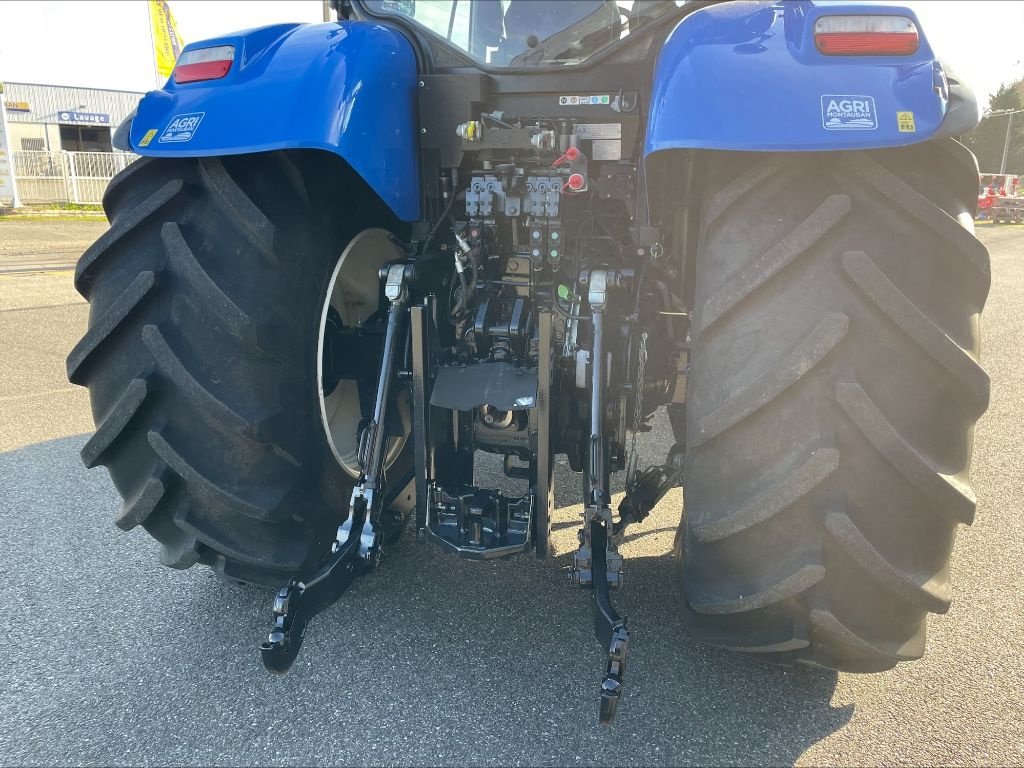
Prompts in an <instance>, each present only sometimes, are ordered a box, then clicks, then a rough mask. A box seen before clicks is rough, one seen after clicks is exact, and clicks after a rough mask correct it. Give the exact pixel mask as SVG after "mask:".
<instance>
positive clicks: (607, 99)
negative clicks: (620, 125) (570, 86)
mask: <svg viewBox="0 0 1024 768" xmlns="http://www.w3.org/2000/svg"><path fill="white" fill-rule="evenodd" d="M558 103H559V104H561V105H562V106H563V107H579V106H583V105H589V104H611V103H612V97H611V96H609V95H608V94H607V93H601V94H597V95H594V94H589V93H588V94H580V93H574V94H566V95H565V96H559V97H558Z"/></svg>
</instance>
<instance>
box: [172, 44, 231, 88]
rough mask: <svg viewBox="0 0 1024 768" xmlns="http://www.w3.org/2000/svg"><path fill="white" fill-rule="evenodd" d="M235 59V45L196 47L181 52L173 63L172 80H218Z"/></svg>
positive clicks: (186, 81) (185, 81) (193, 81)
mask: <svg viewBox="0 0 1024 768" xmlns="http://www.w3.org/2000/svg"><path fill="white" fill-rule="evenodd" d="M234 60H235V46H233V45H217V46H214V47H212V48H196V49H194V50H191V51H185V52H184V53H183V54H181V57H180V58H179V59H178V62H177V64H175V65H174V82H176V83H195V82H199V81H201V80H219V79H220V78H222V77H224V76H225V75H226V74H227V73H228V72H229V71H230V70H231V64H232V63H233V62H234Z"/></svg>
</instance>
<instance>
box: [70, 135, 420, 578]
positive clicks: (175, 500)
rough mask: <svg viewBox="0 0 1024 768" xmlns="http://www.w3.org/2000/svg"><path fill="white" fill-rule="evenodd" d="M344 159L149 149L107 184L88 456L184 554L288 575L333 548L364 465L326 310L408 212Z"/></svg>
mask: <svg viewBox="0 0 1024 768" xmlns="http://www.w3.org/2000/svg"><path fill="white" fill-rule="evenodd" d="M334 162H335V161H334V159H332V158H330V157H329V156H326V155H325V154H323V153H315V152H310V153H302V152H296V153H281V152H276V153H265V154H259V155H239V156H232V157H223V158H202V159H194V158H188V159H156V160H154V159H145V158H144V159H141V160H138V161H136V162H135V163H133V164H132V165H131V166H129V167H128V168H127V169H126V170H125V171H124V172H122V173H121V174H119V175H118V176H117V177H116V178H114V179H113V180H112V181H111V183H110V186H109V187H108V189H107V192H106V194H105V196H104V200H103V205H104V209H105V211H106V213H107V217H108V218H109V219H110V223H111V226H110V229H109V231H107V232H106V233H105V234H104V235H103V236H102V237H100V239H99V240H98V241H97V242H96V243H95V244H94V245H92V246H91V247H90V248H89V249H88V250H87V251H86V252H85V253H84V254H83V256H82V258H81V259H80V261H79V262H78V267H77V270H76V273H75V287H76V288H77V289H78V291H79V293H81V294H82V296H84V297H85V298H86V299H87V300H88V301H89V304H90V315H89V328H88V331H87V332H86V334H85V336H84V338H83V339H82V340H81V342H80V343H79V344H78V345H77V346H76V347H75V348H74V350H73V351H72V352H71V354H70V355H69V357H68V360H67V370H68V378H69V380H70V381H71V382H72V383H75V384H81V385H85V386H87V387H88V389H89V396H90V400H91V404H92V412H93V417H94V420H95V423H96V432H95V434H94V435H93V436H92V438H91V439H90V440H89V441H88V442H87V443H86V445H85V447H84V448H83V450H82V458H83V460H84V462H85V464H86V466H88V467H94V466H96V465H104V466H106V467H107V469H108V470H109V472H110V476H111V478H112V480H113V483H114V485H115V486H116V488H117V490H118V491H119V492H120V495H121V496H122V497H123V499H124V505H123V506H122V508H121V511H120V513H119V514H118V515H117V518H116V524H117V526H118V527H120V528H122V529H124V530H130V529H132V528H134V527H136V526H139V525H141V526H142V527H143V528H145V529H146V530H147V531H148V532H149V533H150V534H151V535H152V536H153V537H154V538H155V539H157V540H158V541H159V542H160V544H161V545H162V548H161V553H160V559H161V561H162V562H163V563H164V564H165V565H167V566H170V567H172V568H188V567H190V566H192V565H194V564H195V563H204V564H206V565H209V566H211V567H212V568H213V569H214V570H215V571H216V572H217V573H218V574H220V575H221V576H222V577H223V578H225V579H227V580H229V581H240V582H248V583H256V584H263V585H268V586H280V585H281V584H283V583H284V582H285V581H286V580H287V578H288V577H289V576H290V575H291V574H293V573H295V572H297V571H301V570H302V569H305V568H308V567H312V566H314V565H315V564H317V563H318V562H319V561H320V559H321V558H322V557H324V556H325V555H326V554H328V553H329V548H330V543H331V542H332V541H333V539H334V534H335V530H336V527H337V525H338V523H339V519H340V517H341V516H342V515H343V513H344V512H345V510H346V509H347V507H348V501H349V496H350V494H351V489H352V484H353V480H352V478H351V476H350V474H349V473H346V472H345V471H344V470H343V469H342V467H341V466H340V465H339V463H338V461H336V460H335V457H334V455H333V453H332V451H331V448H330V445H329V444H328V439H327V434H326V431H325V429H324V425H323V423H322V421H321V408H320V400H319V399H318V398H319V397H320V395H319V380H318V374H317V372H318V367H317V363H318V355H319V350H318V341H317V340H318V332H319V329H320V328H321V327H322V325H321V323H322V319H321V311H322V307H323V306H324V302H325V295H326V291H327V286H328V284H329V281H330V280H331V277H332V269H333V268H334V266H335V262H336V261H337V260H338V254H339V253H341V252H342V250H343V249H344V248H345V245H346V243H348V242H349V241H350V240H351V239H352V238H353V236H354V234H355V233H356V231H358V230H362V229H364V228H365V227H367V226H373V225H375V224H376V225H378V226H385V227H387V226H392V225H393V222H392V221H391V219H390V214H388V213H387V211H386V209H385V208H384V206H383V205H382V204H380V203H379V201H378V200H377V199H376V198H375V196H374V195H373V194H372V193H371V192H369V190H368V189H366V188H365V185H363V184H362V182H361V180H360V179H359V178H358V177H356V176H355V174H354V173H353V172H352V171H351V170H350V169H348V168H347V166H344V165H343V164H342V163H340V161H338V162H337V163H336V165H337V167H336V168H335V165H334V164H332V163H334ZM328 166H329V167H328ZM373 288H374V290H376V283H374V286H373ZM323 311H324V312H326V310H323ZM368 374H369V376H370V377H371V378H375V377H376V374H377V371H370V372H368ZM407 453H409V454H411V451H408V452H407ZM406 458H408V457H406ZM403 461H405V459H403ZM406 463H408V464H409V466H411V458H408V461H407V462H406ZM403 466H404V465H403Z"/></svg>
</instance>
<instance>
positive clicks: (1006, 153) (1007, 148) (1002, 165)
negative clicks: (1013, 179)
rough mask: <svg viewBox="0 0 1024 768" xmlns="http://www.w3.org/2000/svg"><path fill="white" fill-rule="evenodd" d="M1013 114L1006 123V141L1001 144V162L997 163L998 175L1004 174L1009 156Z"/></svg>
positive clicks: (1012, 113) (1013, 113)
mask: <svg viewBox="0 0 1024 768" xmlns="http://www.w3.org/2000/svg"><path fill="white" fill-rule="evenodd" d="M1015 114H1016V113H1015V112H1011V113H1010V117H1009V119H1008V120H1007V121H1006V140H1005V141H1004V142H1003V160H1002V162H1001V163H999V173H1006V158H1007V156H1009V154H1010V132H1011V131H1012V130H1013V116H1014V115H1015Z"/></svg>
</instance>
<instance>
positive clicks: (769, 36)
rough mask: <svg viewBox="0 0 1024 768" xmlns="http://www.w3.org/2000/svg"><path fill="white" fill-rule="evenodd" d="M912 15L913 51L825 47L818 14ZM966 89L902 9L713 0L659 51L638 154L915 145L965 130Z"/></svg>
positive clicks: (970, 121) (968, 115)
mask: <svg viewBox="0 0 1024 768" xmlns="http://www.w3.org/2000/svg"><path fill="white" fill-rule="evenodd" d="M836 15H843V16H846V15H850V16H864V15H886V16H905V17H908V18H910V19H911V20H912V21H913V22H914V23H915V24H916V25H917V28H918V33H919V40H920V42H919V47H918V49H917V51H916V52H914V53H912V54H910V55H899V56H894V55H884V56H877V55H872V56H865V55H842V56H836V55H825V54H823V53H821V52H820V51H819V50H818V48H817V46H816V43H815V36H814V31H815V22H816V21H817V20H818V19H819V18H820V17H822V16H836ZM979 119H980V115H979V112H978V107H977V102H976V100H975V97H974V94H973V93H972V92H971V90H970V89H969V88H968V87H966V86H964V85H962V84H960V83H959V82H958V81H957V80H956V79H955V78H954V77H953V76H952V75H950V74H949V73H947V72H946V71H945V70H944V69H943V66H942V64H941V63H940V62H939V61H938V60H937V59H936V58H935V55H934V53H933V52H932V49H931V47H930V46H929V44H928V41H927V39H926V38H925V35H924V30H923V29H922V27H921V24H920V22H919V21H918V19H917V16H916V15H915V14H914V12H913V11H911V10H910V9H909V8H906V7H900V6H894V5H874V4H869V3H828V4H825V3H815V2H810V0H798V1H795V2H786V3H774V2H770V1H769V0H764V1H761V0H757V1H755V2H733V3H721V4H717V5H713V6H709V7H706V8H702V9H700V10H697V11H695V12H693V13H691V14H690V15H688V16H686V17H685V18H684V19H683V20H682V21H680V22H679V24H678V25H677V26H676V28H675V29H674V30H673V31H672V32H671V34H670V35H669V37H668V38H667V40H666V41H665V44H664V46H663V48H662V50H661V52H660V55H659V59H658V63H657V67H656V69H655V75H654V84H653V91H652V95H651V107H650V119H649V123H648V130H647V139H646V146H645V152H644V154H645V156H646V155H649V154H651V153H653V152H657V151H659V150H664V149H718V150H760V151H811V150H842V149H873V148H881V147H895V146H904V145H907V144H916V143H919V142H922V141H926V140H928V139H932V138H935V137H938V136H953V135H959V134H961V133H965V132H966V131H969V130H971V129H972V128H974V126H976V125H977V124H978V120H979Z"/></svg>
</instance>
